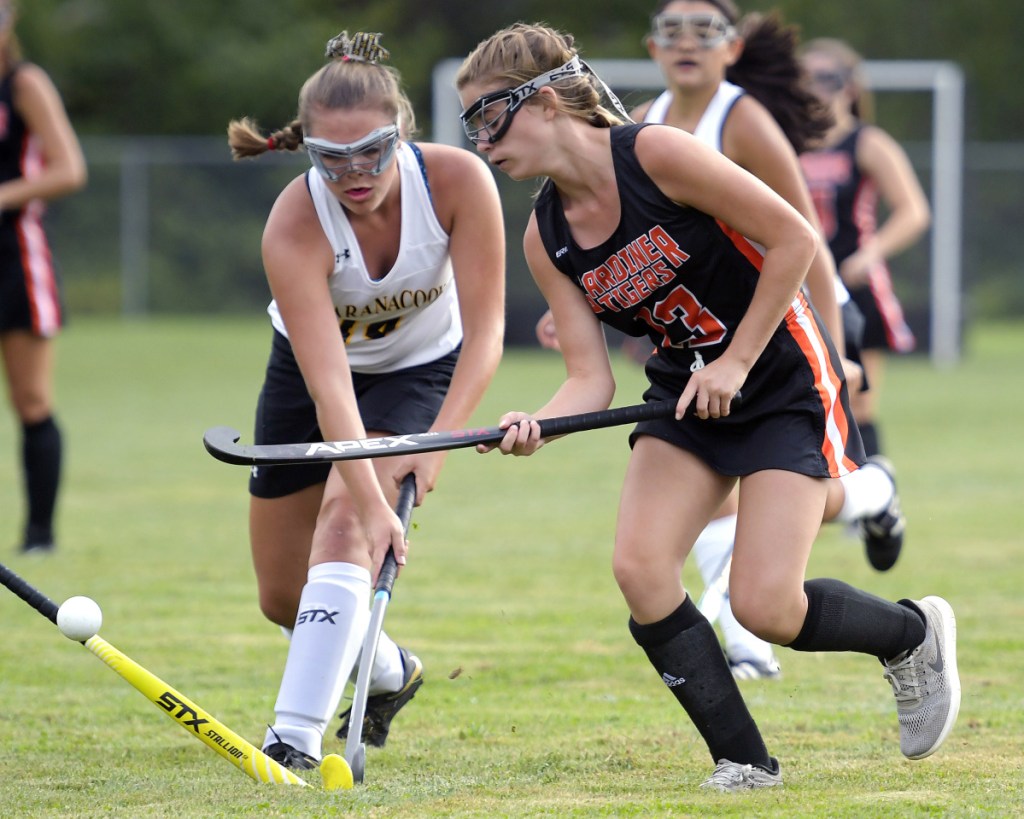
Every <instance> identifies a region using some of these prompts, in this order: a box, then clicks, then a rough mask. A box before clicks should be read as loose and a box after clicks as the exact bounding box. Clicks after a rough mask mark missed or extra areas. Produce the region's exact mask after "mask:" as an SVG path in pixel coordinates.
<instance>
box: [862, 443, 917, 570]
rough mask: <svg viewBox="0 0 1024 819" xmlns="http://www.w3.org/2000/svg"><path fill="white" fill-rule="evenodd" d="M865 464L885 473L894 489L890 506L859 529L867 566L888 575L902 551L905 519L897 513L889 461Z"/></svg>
mask: <svg viewBox="0 0 1024 819" xmlns="http://www.w3.org/2000/svg"><path fill="white" fill-rule="evenodd" d="M868 463H872V464H874V465H875V466H877V467H878V468H879V469H881V470H882V471H883V472H885V474H886V475H888V476H889V480H891V481H892V485H893V492H892V500H891V501H889V505H888V506H887V507H886V508H885V509H883V510H882V511H881V512H879V513H878V514H877V515H873V516H872V517H869V518H864V520H863V521H861V525H860V530H861V534H862V536H863V537H864V549H865V551H866V552H867V556H868V563H870V564H871V565H872V566H873V567H874V568H875V569H877V570H878V571H880V572H887V571H889V569H891V568H892V567H893V566H894V565H895V564H896V561H897V560H898V559H899V556H900V551H901V550H902V549H903V532H904V530H905V529H906V528H907V519H906V518H905V517H904V516H903V513H902V512H901V511H900V497H899V494H898V493H897V492H896V472H895V470H894V469H893V466H892V464H891V463H890V462H889V460H888V458H884V457H883V456H881V455H872V456H871V457H870V458H868Z"/></svg>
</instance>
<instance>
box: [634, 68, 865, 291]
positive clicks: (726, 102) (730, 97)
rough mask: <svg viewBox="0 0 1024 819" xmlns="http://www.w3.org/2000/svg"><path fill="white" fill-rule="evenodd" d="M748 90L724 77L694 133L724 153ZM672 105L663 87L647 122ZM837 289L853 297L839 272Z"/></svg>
mask: <svg viewBox="0 0 1024 819" xmlns="http://www.w3.org/2000/svg"><path fill="white" fill-rule="evenodd" d="M745 93H746V91H744V90H743V89H742V88H740V87H739V86H738V85H735V84H734V83H731V82H729V81H728V80H722V82H721V83H720V84H719V86H718V90H717V91H715V95H714V96H713V97H712V98H711V102H709V103H708V107H707V108H705V109H704V113H703V114H701V117H700V122H698V123H697V127H696V128H694V129H693V135H694V136H695V137H697V139H699V140H700V141H701V142H703V143H704V144H705V145H709V146H711V147H712V148H714V149H715V150H716V151H718V153H723V151H722V131H723V130H724V129H725V121H726V120H727V119H728V118H729V112H730V111H732V107H733V105H734V104H735V103H736V100H738V99H739V98H740V97H742V96H743V95H744V94H745ZM670 105H672V92H671V91H667V90H666V91H663V92H662V93H661V94H660V95H659V96H658V97H657V98H656V99H655V100H654V102H652V103H651V105H650V107H649V108H648V109H647V113H646V114H644V122H657V123H664V122H665V117H666V116H667V115H668V109H669V106H670ZM835 289H836V301H837V302H838V303H839V306H840V307H842V306H843V305H844V304H846V302H848V301H849V300H850V291H849V290H847V289H846V285H844V284H843V280H842V279H840V278H839V276H836V277H835Z"/></svg>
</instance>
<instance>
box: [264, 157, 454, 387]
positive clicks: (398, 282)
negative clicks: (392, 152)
mask: <svg viewBox="0 0 1024 819" xmlns="http://www.w3.org/2000/svg"><path fill="white" fill-rule="evenodd" d="M396 162H397V163H398V170H399V176H400V180H401V190H402V228H401V244H400V247H399V251H398V258H397V259H395V264H394V266H393V267H392V268H391V270H389V271H388V272H387V275H385V276H384V277H383V278H382V279H379V280H374V279H372V278H370V274H369V273H368V272H367V270H366V264H365V262H364V261H363V254H362V250H361V249H360V247H359V243H358V241H357V240H356V236H355V233H354V232H353V231H352V227H351V225H350V224H349V221H348V216H347V214H346V213H345V209H344V208H343V207H342V206H341V203H340V202H339V201H338V200H337V198H336V197H335V196H334V195H333V194H332V193H331V191H330V189H329V188H328V187H327V184H326V183H325V182H324V180H323V179H322V178H321V176H320V174H319V173H317V172H316V171H315V170H312V169H311V170H310V171H308V172H307V174H306V184H307V186H308V188H309V192H310V195H311V196H312V198H313V204H314V206H315V208H316V212H317V216H319V218H320V226H321V227H322V228H323V231H324V235H326V236H327V239H328V241H329V242H330V243H331V247H332V248H333V250H334V270H333V272H332V273H331V275H330V276H329V278H328V282H329V286H330V291H331V300H332V301H333V302H334V307H335V311H336V312H337V314H338V322H339V325H340V329H341V336H342V338H343V339H344V341H345V349H346V352H347V353H348V360H349V366H350V367H351V369H352V371H353V372H362V373H381V372H392V371H394V370H399V369H404V368H406V367H414V366H416V365H418V364H425V363H427V362H430V361H435V360H436V359H438V358H441V357H442V356H444V355H447V354H448V353H450V352H451V351H452V350H454V349H455V348H456V347H457V346H458V345H459V344H460V343H461V341H462V318H461V316H460V314H459V303H458V294H457V293H456V289H455V278H454V276H453V274H452V264H451V258H450V257H449V255H448V244H449V236H448V234H447V233H445V231H444V229H443V228H442V227H441V225H440V223H439V222H438V221H437V215H436V214H435V213H434V206H433V203H432V202H431V199H430V191H429V190H428V188H427V184H426V180H425V178H424V174H423V170H422V169H421V167H420V163H419V159H418V157H417V155H416V154H415V152H414V151H413V149H412V148H410V147H409V145H407V144H406V143H400V144H399V147H398V151H397V152H396ZM267 312H268V313H269V314H270V318H271V323H272V324H273V325H274V328H275V329H276V330H278V331H279V332H281V333H283V334H284V335H285V336H287V335H288V331H287V328H286V327H285V324H284V320H283V319H282V317H281V313H280V311H279V310H278V307H277V303H276V302H273V301H272V302H271V303H270V306H269V307H268V308H267Z"/></svg>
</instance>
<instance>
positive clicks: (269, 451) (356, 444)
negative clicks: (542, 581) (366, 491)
mask: <svg viewBox="0 0 1024 819" xmlns="http://www.w3.org/2000/svg"><path fill="white" fill-rule="evenodd" d="M740 400H741V396H740V394H739V393H736V395H735V397H734V398H733V399H732V408H733V409H737V408H738V407H739V405H740ZM676 403H677V402H676V400H675V399H669V400H665V401H652V402H650V403H647V404H633V405H630V406H626V407H616V408H615V409H607V410H598V411H597V412H584V413H580V414H579V415H562V416H558V417H555V418H543V419H540V420H539V421H538V423H539V424H540V434H541V436H542V437H545V438H551V437H554V436H556V435H568V434H569V433H571V432H584V431H586V430H591V429H603V428H604V427H615V426H620V425H622V424H634V423H636V422H638V421H648V420H651V419H653V418H670V417H672V416H673V415H674V414H675V411H676ZM507 432H508V430H507V429H501V428H500V427H478V428H476V429H459V430H453V431H450V432H417V433H412V434H409V435H388V436H385V437H383V438H356V439H354V440H351V441H324V442H317V443H310V444H263V445H259V444H256V445H251V444H250V445H246V444H239V443H237V442H238V440H239V438H240V437H241V433H240V432H239V431H238V430H237V429H232V428H231V427H213V428H212V429H209V430H207V431H206V434H205V435H204V436H203V444H204V445H205V446H206V449H207V451H208V452H209V453H210V454H211V455H213V457H214V458H216V459H217V460H219V461H224V462H225V463H229V464H240V465H243V466H257V465H264V464H308V463H318V462H321V461H355V460H359V459H360V458H384V457H387V456H391V455H403V454H405V453H419V452H436V451H437V450H441V449H462V448H464V447H471V446H476V445H477V444H496V443H498V442H499V441H500V440H501V439H502V438H504V437H505V434H506V433H507Z"/></svg>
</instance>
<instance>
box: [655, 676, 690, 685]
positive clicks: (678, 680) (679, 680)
mask: <svg viewBox="0 0 1024 819" xmlns="http://www.w3.org/2000/svg"><path fill="white" fill-rule="evenodd" d="M661 681H662V682H663V683H665V685H667V686H668V687H669V688H675V687H676V686H677V685H682V684H683V683H684V682H686V678H685V677H673V676H672V675H671V674H662V675H661Z"/></svg>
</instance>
